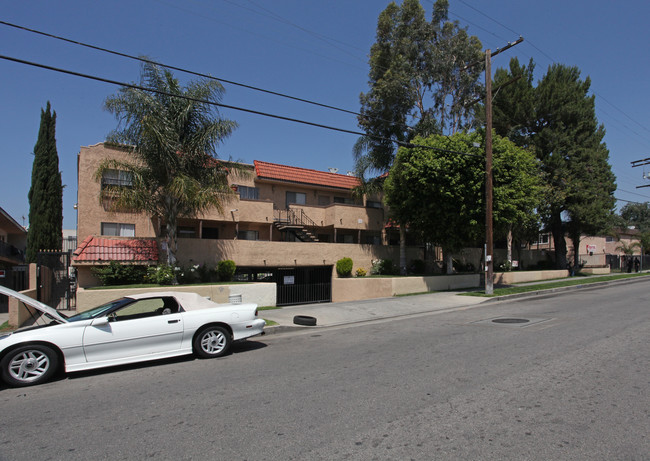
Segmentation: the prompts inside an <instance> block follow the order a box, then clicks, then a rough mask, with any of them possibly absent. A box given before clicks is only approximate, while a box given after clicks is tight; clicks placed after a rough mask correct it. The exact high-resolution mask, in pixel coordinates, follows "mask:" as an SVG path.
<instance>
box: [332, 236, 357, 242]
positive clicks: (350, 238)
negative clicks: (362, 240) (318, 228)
mask: <svg viewBox="0 0 650 461" xmlns="http://www.w3.org/2000/svg"><path fill="white" fill-rule="evenodd" d="M336 243H354V235H350V234H338V235H337V236H336Z"/></svg>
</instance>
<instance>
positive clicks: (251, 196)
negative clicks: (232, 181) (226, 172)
mask: <svg viewBox="0 0 650 461" xmlns="http://www.w3.org/2000/svg"><path fill="white" fill-rule="evenodd" d="M237 192H239V198H244V199H248V200H259V199H260V190H259V189H258V188H257V187H248V186H237Z"/></svg>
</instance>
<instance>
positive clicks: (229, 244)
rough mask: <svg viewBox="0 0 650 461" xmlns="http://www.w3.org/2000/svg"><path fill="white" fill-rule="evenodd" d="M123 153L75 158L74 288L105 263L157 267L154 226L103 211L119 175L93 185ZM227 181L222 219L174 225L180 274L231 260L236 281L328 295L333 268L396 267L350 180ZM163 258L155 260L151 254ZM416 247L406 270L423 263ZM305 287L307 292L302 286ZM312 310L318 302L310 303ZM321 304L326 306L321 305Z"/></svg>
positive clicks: (284, 171) (383, 234) (378, 214)
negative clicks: (105, 194) (345, 262)
mask: <svg viewBox="0 0 650 461" xmlns="http://www.w3.org/2000/svg"><path fill="white" fill-rule="evenodd" d="M129 155H130V154H129V149H126V148H121V147H118V146H114V145H108V144H104V143H99V144H95V145H92V146H87V147H82V148H81V150H80V152H79V155H78V239H79V242H81V243H80V246H79V248H78V249H77V251H76V252H75V258H74V264H75V265H76V267H77V269H78V274H79V283H80V286H82V287H83V286H91V285H94V284H96V283H97V281H96V280H94V278H93V277H92V274H91V271H90V267H92V266H95V265H101V264H107V262H108V261H109V260H118V261H121V262H125V263H138V264H156V263H157V259H158V254H159V251H158V248H154V247H153V246H152V243H151V242H157V243H159V241H158V239H159V237H160V235H161V229H162V224H163V223H161V222H159V221H158V220H157V219H156V218H154V217H151V216H146V215H144V214H141V213H131V212H115V211H111V210H110V209H108V208H107V207H106V206H104V205H102V204H101V202H100V196H101V194H102V185H103V184H112V185H116V184H117V185H124V186H125V187H128V184H129V178H128V177H126V175H124V174H123V173H124V172H120V171H117V170H115V171H110V172H108V173H107V174H105V175H104V177H103V178H101V179H99V180H98V179H96V178H95V172H96V170H97V166H98V165H99V163H100V162H101V161H102V160H104V159H106V158H114V159H127V158H128V157H129ZM240 166H241V170H242V173H240V174H235V172H234V171H233V173H232V174H230V175H229V184H230V187H231V189H232V190H233V194H232V197H231V199H230V200H228V201H227V202H225V203H224V206H223V210H221V211H218V210H212V211H210V212H207V213H205V214H203V215H201V216H197V217H184V218H182V219H179V221H178V223H177V224H178V237H179V239H178V252H177V257H178V260H179V263H180V264H181V265H186V266H187V265H194V264H207V265H210V266H214V265H216V263H217V262H218V261H221V260H224V259H232V260H233V261H235V263H236V264H237V267H238V274H237V277H238V279H239V280H250V281H256V280H273V281H275V282H276V283H278V284H283V283H285V282H286V283H289V284H292V285H297V284H298V283H299V282H300V281H305V280H307V281H317V282H313V283H312V284H314V285H316V284H320V285H323V286H324V288H323V287H321V288H323V290H325V291H326V290H327V286H326V285H327V284H329V283H330V281H331V277H332V275H333V272H334V271H333V266H334V265H335V264H336V261H337V260H339V259H340V258H343V257H350V258H352V260H353V261H354V268H355V270H356V268H359V267H361V268H364V269H366V270H368V271H369V269H370V268H371V266H372V261H373V260H377V259H392V260H393V261H394V262H395V263H397V262H398V261H399V246H398V245H397V243H398V241H399V238H398V230H397V229H394V228H393V227H391V225H390V223H389V220H388V218H387V214H386V211H385V210H384V208H383V205H382V202H381V200H380V199H379V198H378V197H358V196H356V195H355V194H354V189H355V187H356V186H358V185H359V180H358V178H356V177H354V176H351V175H344V174H338V173H334V172H329V171H327V172H326V171H317V170H311V169H305V168H298V167H294V166H289V165H280V164H275V163H270V162H265V161H258V160H255V161H254V164H253V165H240ZM160 254H162V253H160ZM422 257H423V256H422V250H421V248H420V247H418V246H416V245H411V246H409V247H408V248H407V260H409V261H410V260H414V259H422ZM310 283H311V282H310ZM315 297H316V298H318V299H314V300H315V301H320V300H327V299H320V298H321V296H320V295H316V296H315ZM324 298H326V296H324Z"/></svg>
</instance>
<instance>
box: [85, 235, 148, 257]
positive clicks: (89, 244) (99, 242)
mask: <svg viewBox="0 0 650 461" xmlns="http://www.w3.org/2000/svg"><path fill="white" fill-rule="evenodd" d="M72 260H73V261H74V262H78V263H97V262H104V261H106V262H108V261H117V262H129V263H135V262H143V263H147V262H149V263H151V262H157V261H158V243H157V242H156V240H155V239H134V238H132V239H106V238H100V237H93V236H89V237H86V239H85V240H84V241H83V242H81V244H80V245H79V247H78V248H77V249H76V250H75V252H74V253H73V255H72Z"/></svg>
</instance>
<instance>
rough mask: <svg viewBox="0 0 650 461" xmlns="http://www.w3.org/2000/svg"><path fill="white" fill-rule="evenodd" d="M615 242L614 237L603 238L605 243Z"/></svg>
mask: <svg viewBox="0 0 650 461" xmlns="http://www.w3.org/2000/svg"><path fill="white" fill-rule="evenodd" d="M615 241H616V240H615V239H614V237H609V236H608V237H605V242H606V243H614V242H615Z"/></svg>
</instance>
